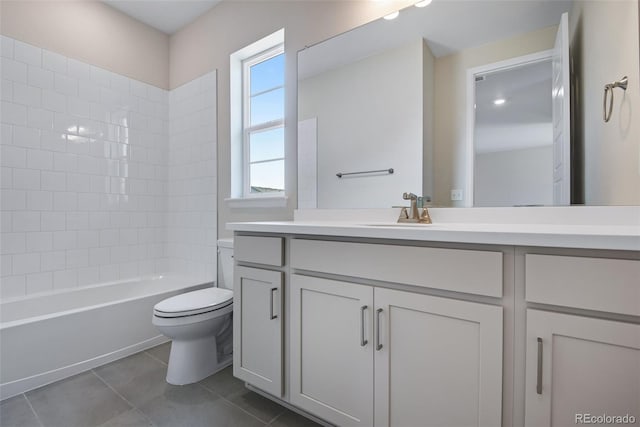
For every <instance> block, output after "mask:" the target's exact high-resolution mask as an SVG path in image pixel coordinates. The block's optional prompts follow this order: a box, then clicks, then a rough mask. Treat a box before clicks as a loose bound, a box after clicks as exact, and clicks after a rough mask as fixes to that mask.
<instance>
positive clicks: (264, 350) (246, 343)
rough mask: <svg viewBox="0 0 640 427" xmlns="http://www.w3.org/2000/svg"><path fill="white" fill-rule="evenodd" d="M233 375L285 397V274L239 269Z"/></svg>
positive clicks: (235, 295)
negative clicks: (283, 284) (283, 351)
mask: <svg viewBox="0 0 640 427" xmlns="http://www.w3.org/2000/svg"><path fill="white" fill-rule="evenodd" d="M234 273H235V284H234V296H233V375H234V376H236V377H238V378H240V379H242V380H244V381H246V382H248V383H250V384H252V385H254V386H256V387H258V388H260V389H262V390H264V391H266V392H268V393H271V394H273V395H275V396H281V395H282V391H283V390H282V363H283V360H282V324H283V323H282V313H283V310H282V273H281V272H278V271H268V270H261V269H257V268H248V267H236V268H235V271H234Z"/></svg>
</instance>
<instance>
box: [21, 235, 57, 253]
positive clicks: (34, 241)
mask: <svg viewBox="0 0 640 427" xmlns="http://www.w3.org/2000/svg"><path fill="white" fill-rule="evenodd" d="M25 234H26V239H27V252H47V251H51V250H53V233H51V232H50V231H40V232H31V233H25Z"/></svg>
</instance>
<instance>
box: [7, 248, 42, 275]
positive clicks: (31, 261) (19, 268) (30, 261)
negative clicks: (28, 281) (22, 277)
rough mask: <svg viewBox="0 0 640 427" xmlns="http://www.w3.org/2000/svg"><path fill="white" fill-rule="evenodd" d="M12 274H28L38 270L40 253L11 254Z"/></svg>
mask: <svg viewBox="0 0 640 427" xmlns="http://www.w3.org/2000/svg"><path fill="white" fill-rule="evenodd" d="M12 259H13V264H12V269H13V274H16V275H17V274H29V273H39V272H40V254H38V253H28V254H16V255H13V256H12Z"/></svg>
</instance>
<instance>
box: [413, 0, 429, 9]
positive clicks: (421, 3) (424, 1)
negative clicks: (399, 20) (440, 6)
mask: <svg viewBox="0 0 640 427" xmlns="http://www.w3.org/2000/svg"><path fill="white" fill-rule="evenodd" d="M431 2H432V0H422V1H419V2H418V3H416V4H414V6H415V7H425V6H429V5H430V4H431Z"/></svg>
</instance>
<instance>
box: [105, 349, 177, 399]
mask: <svg viewBox="0 0 640 427" xmlns="http://www.w3.org/2000/svg"><path fill="white" fill-rule="evenodd" d="M94 371H95V373H96V374H97V375H98V376H99V377H100V378H102V379H103V380H104V382H106V383H107V384H109V385H110V386H111V387H113V389H114V390H116V391H117V392H118V393H120V394H121V395H122V396H123V397H124V398H125V399H127V400H128V401H129V402H130V403H131V404H132V405H134V406H136V407H139V406H140V405H143V404H145V403H146V402H148V401H150V400H152V399H154V398H156V397H158V396H161V395H162V394H164V393H165V392H166V390H167V389H168V388H169V387H172V386H171V385H169V384H167V382H166V380H165V378H166V376H167V367H166V366H165V365H163V364H162V363H160V362H158V361H157V360H156V359H154V358H153V357H151V356H149V355H148V354H146V353H145V352H142V353H137V354H134V355H132V356H129V357H126V358H124V359H120V360H116V361H115V362H112V363H109V364H108V365H104V366H101V367H99V368H96V369H94Z"/></svg>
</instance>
